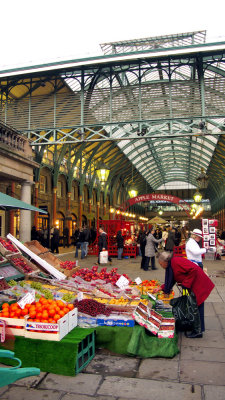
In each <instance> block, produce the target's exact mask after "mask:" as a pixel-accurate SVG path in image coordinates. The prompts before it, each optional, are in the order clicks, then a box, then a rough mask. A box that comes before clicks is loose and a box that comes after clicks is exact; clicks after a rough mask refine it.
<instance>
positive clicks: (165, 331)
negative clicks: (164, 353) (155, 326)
mask: <svg viewBox="0 0 225 400" xmlns="http://www.w3.org/2000/svg"><path fill="white" fill-rule="evenodd" d="M174 330H175V326H174V325H161V326H160V329H159V332H158V337H159V338H161V339H163V338H173V337H174Z"/></svg>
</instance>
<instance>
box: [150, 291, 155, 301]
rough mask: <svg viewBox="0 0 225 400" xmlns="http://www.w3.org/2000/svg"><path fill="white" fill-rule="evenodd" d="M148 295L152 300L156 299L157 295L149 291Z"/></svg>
mask: <svg viewBox="0 0 225 400" xmlns="http://www.w3.org/2000/svg"><path fill="white" fill-rule="evenodd" d="M148 296H149V297H150V298H151V299H152V300H154V301H155V300H156V297H155V296H153V294H151V293H148Z"/></svg>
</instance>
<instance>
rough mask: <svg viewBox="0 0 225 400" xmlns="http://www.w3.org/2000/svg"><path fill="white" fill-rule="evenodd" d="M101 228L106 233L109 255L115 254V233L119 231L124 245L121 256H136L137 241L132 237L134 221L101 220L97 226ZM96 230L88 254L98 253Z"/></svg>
mask: <svg viewBox="0 0 225 400" xmlns="http://www.w3.org/2000/svg"><path fill="white" fill-rule="evenodd" d="M100 225H101V227H102V228H103V230H104V231H105V232H106V233H107V239H108V252H109V255H110V256H117V254H118V253H117V250H118V249H117V243H116V235H117V232H118V231H121V233H122V236H123V238H124V247H123V257H134V258H136V256H137V251H138V249H137V243H136V242H135V239H134V230H135V223H134V222H130V221H124V220H116V219H115V220H112V219H110V220H101V221H99V222H98V226H100ZM98 236H99V234H98V232H97V237H96V240H95V242H94V243H92V244H90V245H89V248H88V254H89V255H98Z"/></svg>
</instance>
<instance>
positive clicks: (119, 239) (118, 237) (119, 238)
mask: <svg viewBox="0 0 225 400" xmlns="http://www.w3.org/2000/svg"><path fill="white" fill-rule="evenodd" d="M116 242H117V247H118V249H123V243H124V238H123V236H122V235H121V233H117V235H116Z"/></svg>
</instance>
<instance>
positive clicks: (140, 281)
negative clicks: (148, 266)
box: [135, 277, 142, 285]
mask: <svg viewBox="0 0 225 400" xmlns="http://www.w3.org/2000/svg"><path fill="white" fill-rule="evenodd" d="M135 282H136V284H137V285H140V284H141V283H142V280H141V278H139V277H138V278H136V279H135Z"/></svg>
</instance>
